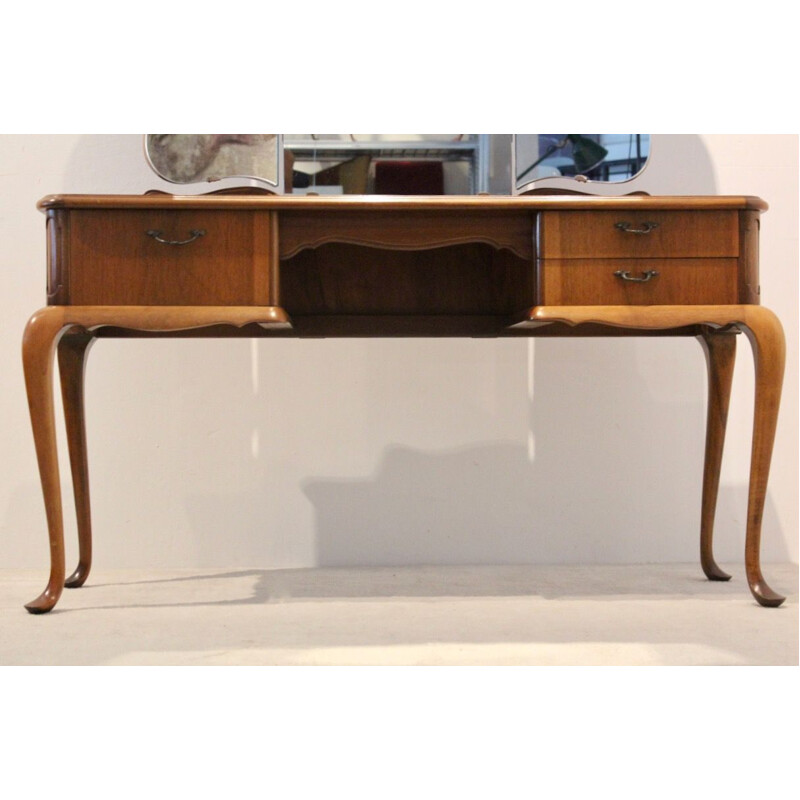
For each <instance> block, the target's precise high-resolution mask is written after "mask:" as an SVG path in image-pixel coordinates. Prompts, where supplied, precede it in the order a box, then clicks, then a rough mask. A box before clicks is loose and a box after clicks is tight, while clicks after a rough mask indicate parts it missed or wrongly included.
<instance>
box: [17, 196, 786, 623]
mask: <svg viewBox="0 0 800 800" xmlns="http://www.w3.org/2000/svg"><path fill="white" fill-rule="evenodd" d="M39 208H40V209H41V210H42V211H43V212H44V213H45V215H46V220H47V242H48V263H47V306H46V307H44V308H42V309H41V310H39V311H37V312H36V313H34V314H33V316H32V317H31V319H30V321H29V323H28V325H27V327H26V330H25V333H24V340H23V363H24V370H25V380H26V389H27V394H28V401H29V405H30V413H31V421H32V426H33V433H34V441H35V446H36V453H37V459H38V465H39V470H40V476H41V482H42V489H43V494H44V502H45V508H46V515H47V526H48V532H49V543H50V577H49V581H48V583H47V586H46V588H45V590H44V591H43V593H42V594H41V595H40V596H39V597H38V598H36V599H35V600H33V601H32V602H30V603H29V604H28V605H27V606H26V608H27V609H28V610H29V611H30V612H32V613H43V612H47V611H49V610H51V609H52V608H53V607H54V606H55V604H56V603H57V602H58V600H59V597H60V596H61V593H62V589H63V587H64V586H68V587H79V586H81V585H82V584H83V583H84V582H85V581H86V579H87V576H88V574H89V570H90V567H91V558H92V535H91V521H90V509H89V479H88V466H87V454H86V434H85V422H84V402H83V374H84V366H85V362H86V356H87V353H88V351H89V348H90V346H91V345H92V343H93V342H94V341H96V340H97V339H99V338H114V337H131V336H146V337H176V336H201V337H223V336H244V337H269V338H276V339H279V338H284V337H294V336H316V337H347V336H358V337H390V336H458V337H499V336H523V337H527V336H563V337H582V336H693V337H696V338H697V339H698V340H699V342H700V344H701V345H702V349H703V351H704V352H705V356H706V359H707V365H708V378H709V380H708V385H709V401H708V425H707V438H706V451H705V468H704V475H703V487H702V510H701V526H700V558H701V564H702V568H703V570H704V572H705V574H706V575H707V576H708V578H709V579H711V580H728V579H729V577H730V576H728V575H727V574H725V573H724V572H723V571H722V570H721V569H720V568H719V567H718V566H717V564H716V563H715V560H714V555H713V550H712V538H713V536H712V533H713V523H714V512H715V506H716V500H717V492H718V487H719V479H720V464H721V458H722V448H723V439H724V434H725V425H726V418H727V412H728V404H729V398H730V388H731V380H732V375H733V367H734V358H735V350H736V340H737V336H736V334H737V333H739V332H743V333H745V334H746V336H747V338H748V339H749V341H750V343H751V345H752V347H753V351H754V356H755V358H754V361H755V371H756V381H755V419H754V431H753V446H752V463H751V472H750V486H749V495H748V511H747V530H746V546H745V564H746V573H747V579H748V583H749V586H750V590H751V591H752V594H753V596H754V597H755V599H756V600H757V601H758V603H760V604H761V605H763V606H778V605H780V604H781V603H782V602H783V600H784V598H783V597H782V596H781V595H780V594H778V593H777V592H775V591H773V590H772V589H771V588H770V587H769V586H768V585H767V583H766V581H765V580H764V577H763V576H762V573H761V567H760V555H759V553H760V537H761V521H762V513H763V510H764V501H765V496H766V488H767V477H768V472H769V466H770V459H771V453H772V446H773V440H774V436H775V428H776V422H777V416H778V406H779V402H780V395H781V385H782V379H783V369H784V338H783V331H782V328H781V325H780V322H779V321H778V319H777V318H776V316H775V315H774V314H773V313H772V312H771V311H769V310H768V309H766V308H764V307H763V306H761V305H759V283H758V282H759V278H758V232H759V215H760V213H761V212H762V211H765V210H766V208H767V206H766V204H765V203H764V202H763V201H761V200H759V199H758V198H754V197H647V196H625V197H591V196H577V195H552V196H551V195H548V196H544V195H540V196H530V195H529V196H517V197H498V196H469V197H459V196H442V197H410V196H409V197H388V196H384V197H380V196H337V197H324V196H316V197H309V196H292V195H286V196H280V195H244V194H241V195H237V194H228V195H205V196H172V195H165V194H152V195H144V196H99V195H64V196H51V197H46V198H44V199H43V200H42V201H41V202H40V203H39ZM276 346H279V345H277V344H276ZM56 357H57V360H58V365H59V372H60V379H61V392H62V399H63V403H64V410H65V421H66V427H67V439H68V445H69V455H70V462H71V470H72V479H73V485H74V491H75V502H76V508H77V522H78V539H79V545H80V556H79V563H78V565H77V568H76V569H75V571H74V572H73V573H72V574H71V575H70V576H69V577H67V576H66V569H65V566H66V565H65V555H64V533H63V521H62V501H61V493H60V483H59V470H58V458H57V452H56V430H55V416H54V398H53V389H54V386H53V384H54V381H53V376H54V361H55V359H56Z"/></svg>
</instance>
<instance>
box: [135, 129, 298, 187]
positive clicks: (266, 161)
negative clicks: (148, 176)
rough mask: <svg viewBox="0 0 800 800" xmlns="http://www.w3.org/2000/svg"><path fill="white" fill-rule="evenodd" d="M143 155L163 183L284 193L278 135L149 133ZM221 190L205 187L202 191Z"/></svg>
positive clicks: (281, 155)
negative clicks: (208, 184) (216, 184)
mask: <svg viewBox="0 0 800 800" xmlns="http://www.w3.org/2000/svg"><path fill="white" fill-rule="evenodd" d="M145 155H146V157H147V160H148V162H149V164H150V166H151V167H152V168H153V170H154V171H155V172H156V173H157V174H158V175H159V176H160V177H161V178H163V179H164V180H165V181H169V182H170V183H180V184H183V185H191V184H203V183H208V182H211V183H216V182H219V181H222V182H224V183H225V184H226V188H227V185H228V184H231V183H235V184H238V185H240V186H242V185H243V186H248V185H253V186H260V187H262V188H267V189H270V190H272V191H283V143H282V137H281V135H280V134H277V133H148V134H147V135H146V136H145ZM218 188H223V187H221V186H214V187H204V190H205V191H213V190H214V189H218Z"/></svg>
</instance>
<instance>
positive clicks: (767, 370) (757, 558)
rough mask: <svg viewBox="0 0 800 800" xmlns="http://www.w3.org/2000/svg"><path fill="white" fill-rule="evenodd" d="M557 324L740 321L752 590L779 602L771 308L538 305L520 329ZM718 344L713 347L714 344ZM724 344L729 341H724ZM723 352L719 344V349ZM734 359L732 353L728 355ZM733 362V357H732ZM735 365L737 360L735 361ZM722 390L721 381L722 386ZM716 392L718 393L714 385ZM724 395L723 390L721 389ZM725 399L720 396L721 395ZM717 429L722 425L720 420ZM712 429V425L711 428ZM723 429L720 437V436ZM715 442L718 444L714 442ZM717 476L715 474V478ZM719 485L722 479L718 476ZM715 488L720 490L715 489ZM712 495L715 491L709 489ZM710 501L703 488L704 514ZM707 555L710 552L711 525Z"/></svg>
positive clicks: (776, 366) (780, 351) (781, 356)
mask: <svg viewBox="0 0 800 800" xmlns="http://www.w3.org/2000/svg"><path fill="white" fill-rule="evenodd" d="M554 322H559V323H566V324H567V325H573V326H574V325H583V324H587V323H592V324H599V325H609V326H611V327H617V328H628V329H631V330H637V329H638V330H662V331H665V330H669V329H677V328H680V327H682V326H688V325H701V326H710V327H714V328H727V327H729V326H731V325H735V326H736V327H737V328H739V329H741V330H742V331H744V333H746V334H747V338H748V339H749V340H750V344H751V345H752V347H753V358H754V361H755V373H756V391H755V414H754V417H755V419H754V421H753V448H752V457H751V462H750V488H749V490H748V502H747V533H746V540H745V569H746V572H747V582H748V584H749V585H750V591H751V592H752V593H753V596H754V597H755V598H756V600H757V601H758V602H759V603H760V604H761V605H762V606H773V607H774V606H779V605H780V604H781V603H783V601H784V600H785V599H786V598H784V597H783V596H782V595H779V594H778V593H777V592H774V591H773V590H772V589H770V587H769V586H768V585H767V582H766V581H765V580H764V576H763V575H762V574H761V554H760V550H761V521H762V517H763V514H764V503H765V500H766V494H767V478H768V477H769V466H770V461H771V459H772V446H773V444H774V442H775V430H776V427H777V422H778V408H779V406H780V399H781V389H782V387H783V371H784V363H785V360H786V342H785V340H784V335H783V328H782V327H781V323H780V321H779V320H778V318H777V317H776V316H775V314H773V313H772V311H770V310H769V309H768V308H764V307H763V306H756V305H729V306H728V305H723V306H699V305H698V306H534V307H533V308H531V309H529V310H528V311H527V312H526V314H525V315H524V317H523V319H522V320H521V321H520V322H517V323H515V325H514V326H513V327H515V328H523V329H524V328H536V327H539V326H541V325H548V324H551V323H554ZM712 347H713V345H712ZM723 347H725V345H723ZM717 350H718V351H719V348H717ZM725 358H726V356H724V355H723V356H720V354H719V352H717V354H716V356H714V360H715V362H716V365H715V366H713V367H710V369H714V370H717V371H718V370H722V371H724V370H725V369H727V367H725V366H723V365H722V364H721V363H720V362H724V360H725ZM727 358H729V357H727ZM730 360H731V361H732V359H730ZM731 367H732V364H731ZM720 390H721V385H720ZM712 391H715V390H714V389H713V388H712ZM720 393H721V391H720ZM719 399H721V397H720V398H719ZM715 424H717V427H718V428H719V425H718V423H715ZM712 427H713V426H712ZM719 433H720V431H719V430H718V431H717V433H716V434H715V435H719ZM715 446H716V445H715ZM712 477H713V476H712ZM713 480H714V482H715V483H716V480H717V478H715V477H714V478H713ZM715 492H716V488H715ZM709 493H710V492H709ZM709 506H710V502H708V501H707V500H706V495H705V489H704V515H705V514H706V513H708V510H709ZM707 530H708V531H709V533H708V537H707V545H708V547H707V549H706V544H705V543H704V545H703V547H704V549H706V553H707V555H710V545H711V536H710V530H711V529H710V527H709V528H707Z"/></svg>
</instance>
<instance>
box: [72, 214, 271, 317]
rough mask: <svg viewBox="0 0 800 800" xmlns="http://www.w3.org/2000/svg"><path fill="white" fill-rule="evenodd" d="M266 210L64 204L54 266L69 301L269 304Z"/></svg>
mask: <svg viewBox="0 0 800 800" xmlns="http://www.w3.org/2000/svg"><path fill="white" fill-rule="evenodd" d="M270 216H271V215H270V214H269V213H267V212H260V213H259V212H250V211H230V212H220V211H215V212H214V213H207V212H206V213H203V212H202V211H199V212H198V211H186V210H167V211H159V210H156V211H149V210H142V211H139V210H131V209H125V210H117V209H102V210H95V209H79V210H71V211H70V212H69V218H68V220H67V224H66V226H64V229H63V234H62V236H63V238H64V240H65V241H64V242H60V243H59V244H58V245H57V246H58V247H59V248H60V247H61V245H63V250H62V251H60V252H58V253H57V257H58V258H59V259H60V262H59V269H60V270H61V271H62V272H66V273H67V275H66V280H67V286H68V287H69V289H68V297H69V303H70V304H72V305H269V304H270V302H269V300H270V298H269V277H270V274H269V273H270V251H271V234H270V230H271V225H270V219H269V217H270Z"/></svg>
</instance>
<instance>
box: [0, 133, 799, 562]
mask: <svg viewBox="0 0 800 800" xmlns="http://www.w3.org/2000/svg"><path fill="white" fill-rule="evenodd" d="M797 147H798V139H797V137H796V136H793V135H791V136H752V135H750V136H727V135H721V136H702V137H698V136H657V137H654V143H653V149H654V153H655V159H654V163H653V165H652V166H651V167H650V168H649V169H648V173H647V175H646V185H645V186H644V187H643V188H645V189H646V190H647V191H649V192H651V193H663V194H703V193H722V194H724V193H729V194H741V193H746V194H756V195H760V196H762V197H764V198H765V199H766V200H768V201H769V203H770V205H771V210H770V211H769V212H768V213H767V214H766V215H765V216H764V220H763V226H762V261H761V284H762V296H763V302H764V304H765V305H767V306H769V307H771V308H772V309H774V310H775V311H776V312H777V313H778V314H779V316H780V317H781V318H782V320H783V322H784V325H785V328H786V333H787V339H788V345H789V368H788V374H787V383H786V390H785V400H784V407H783V412H782V416H781V420H780V425H779V430H778V444H777V449H776V453H775V459H774V462H773V471H772V476H771V483H770V489H769V496H768V502H767V511H766V515H765V522H764V525H765V527H764V542H763V554H764V558H765V560H767V561H770V560H777V561H785V560H792V561H797V557H798V549H797V532H798V518H797V491H796V490H797V483H798V476H797V442H798V432H797V407H798V406H797V341H798V336H797V298H798V285H797V260H798V259H797V218H798V208H797V196H798V160H797ZM157 187H160V188H169V187H167V186H165V185H163V184H159V182H158V181H157V180H156V179H155V178H154V176H153V175H152V174H151V173H150V172H149V170H148V168H147V167H146V165H145V162H144V159H143V156H142V149H141V137H140V136H3V137H0V189H1V191H0V227H1V228H2V236H1V237H0V240H1V241H2V242H3V247H2V251H1V252H0V259H1V267H0V359H2V365H3V368H4V369H3V377H4V379H3V385H2V390H0V453H1V454H2V457H0V567H40V568H41V569H42V571H43V574H46V564H47V553H48V549H47V537H46V531H45V521H44V512H43V506H42V501H41V496H40V492H39V483H38V475H37V471H36V464H35V458H34V451H33V444H32V439H31V435H30V431H29V423H28V417H27V407H26V401H25V395H24V389H23V380H22V369H21V363H20V355H19V345H20V338H21V334H22V329H23V327H24V324H25V322H26V320H27V318H28V316H29V315H30V314H31V312H33V311H34V310H35V309H36V308H38V307H39V306H41V305H42V304H43V303H44V285H45V240H44V218H43V217H42V215H41V214H40V213H39V212H37V211H36V210H35V208H34V206H35V203H36V201H37V200H38V199H39V198H40V197H42V196H43V195H45V194H50V193H56V192H85V193H93V192H102V193H106V192H107V193H139V192H142V191H145V190H146V189H148V188H157ZM751 373H752V358H751V356H750V354H749V347H748V345H747V343H746V341H745V340H744V339H743V338H742V340H741V342H740V348H739V359H738V366H737V374H736V378H735V386H734V397H733V401H732V411H731V420H730V429H729V432H728V442H727V450H726V456H725V462H724V467H723V479H722V489H721V493H720V502H719V511H718V522H717V554H718V558H719V559H720V560H722V561H731V560H734V561H741V558H742V553H743V547H744V520H745V505H746V487H747V469H748V461H749V435H750V428H751V414H752V399H751V393H752V377H751ZM87 392H88V419H89V447H90V459H91V462H90V466H91V472H92V493H93V504H94V521H95V543H96V555H95V563H96V565H97V567H98V568H102V567H104V566H105V567H129V566H149V567H153V568H156V567H168V566H169V567H171V566H187V567H197V566H245V565H250V566H272V567H291V566H309V565H314V564H323V565H334V564H411V563H465V562H472V563H526V562H640V561H696V560H697V552H698V532H697V529H698V524H699V503H700V478H701V474H702V443H703V436H704V424H705V410H704V408H705V366H704V361H703V357H702V353H701V350H700V347H699V346H698V345H697V343H696V342H695V341H694V340H691V339H688V340H668V339H664V340H639V339H629V340H584V341H563V340H561V341H559V340H549V341H548V340H539V341H535V342H534V341H532V340H531V341H527V340H519V339H514V340H372V341H368V340H339V341H336V340H308V341H295V340H280V341H279V340H273V341H269V340H262V341H258V342H250V341H247V340H241V341H228V340H208V341H203V340H197V341H191V340H190V341H170V342H153V341H136V340H132V341H109V340H107V341H101V342H99V343H98V344H97V345H96V346H95V348H94V349H93V351H92V355H91V358H90V363H89V369H88V376H87ZM59 424H61V420H60V419H59ZM62 448H63V436H62ZM62 474H63V480H64V491H65V497H67V498H68V497H69V492H70V491H71V487H70V485H69V482H68V469H67V464H66V460H65V459H64V458H63V449H62ZM66 520H67V542H68V554H69V562H70V563H69V564H68V568H69V567H71V566H72V564H71V562H72V561H73V560H74V559H75V554H76V547H75V534H74V514H73V513H72V510H71V507H70V506H69V504H68V506H67V515H66ZM698 569H699V568H698Z"/></svg>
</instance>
